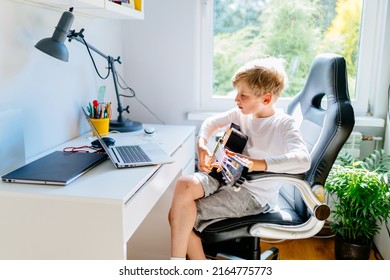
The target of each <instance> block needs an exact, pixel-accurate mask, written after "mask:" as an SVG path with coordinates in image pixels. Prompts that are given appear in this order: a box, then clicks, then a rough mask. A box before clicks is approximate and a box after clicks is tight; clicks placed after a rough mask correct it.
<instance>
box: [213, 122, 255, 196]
mask: <svg viewBox="0 0 390 280" xmlns="http://www.w3.org/2000/svg"><path fill="white" fill-rule="evenodd" d="M247 140H248V137H247V136H246V135H245V134H243V133H242V132H241V131H240V130H239V128H238V126H236V125H234V124H232V126H231V127H230V129H229V130H228V131H226V132H225V133H224V135H223V136H222V137H221V138H219V140H218V141H217V144H216V145H215V148H214V151H213V153H212V156H211V157H210V159H209V161H208V164H209V165H210V166H213V167H214V168H213V169H212V171H211V172H210V175H211V176H212V177H214V178H216V179H217V180H223V181H224V182H225V184H226V185H228V186H231V187H233V188H234V190H235V191H239V190H240V188H241V185H242V184H243V183H244V181H245V178H246V175H247V173H248V170H249V169H251V168H252V166H253V162H252V161H250V160H247V159H245V158H242V157H239V156H237V155H233V156H230V155H227V154H226V151H225V149H228V150H231V151H232V152H236V153H241V152H242V150H243V149H244V147H245V144H246V142H247ZM221 174H222V176H221Z"/></svg>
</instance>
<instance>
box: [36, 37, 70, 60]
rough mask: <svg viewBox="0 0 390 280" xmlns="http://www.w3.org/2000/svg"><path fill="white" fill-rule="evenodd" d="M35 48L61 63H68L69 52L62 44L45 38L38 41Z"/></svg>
mask: <svg viewBox="0 0 390 280" xmlns="http://www.w3.org/2000/svg"><path fill="white" fill-rule="evenodd" d="M35 47H36V48H37V49H38V50H40V51H42V52H44V53H46V54H48V55H50V56H52V57H55V58H57V59H59V60H62V61H68V59H69V52H68V49H67V47H66V46H65V44H64V42H58V41H55V40H53V39H52V38H45V39H42V40H40V41H39V42H38V43H37V44H36V45H35Z"/></svg>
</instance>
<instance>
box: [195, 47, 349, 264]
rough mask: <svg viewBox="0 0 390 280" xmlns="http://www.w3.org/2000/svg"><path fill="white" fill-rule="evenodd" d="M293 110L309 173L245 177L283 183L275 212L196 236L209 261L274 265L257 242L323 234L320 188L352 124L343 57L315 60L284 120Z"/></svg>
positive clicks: (273, 254) (273, 255) (274, 254)
mask: <svg viewBox="0 0 390 280" xmlns="http://www.w3.org/2000/svg"><path fill="white" fill-rule="evenodd" d="M298 107H300V114H299V115H300V118H301V124H300V130H301V133H302V136H303V138H304V140H305V142H306V144H307V147H308V149H309V152H310V155H311V160H312V163H311V168H310V170H308V171H307V172H306V173H305V174H302V175H289V174H276V173H268V172H261V173H255V174H249V175H248V176H247V180H256V181H259V180H270V179H272V180H278V181H282V182H283V186H282V188H281V190H280V194H279V201H278V207H277V209H275V210H274V211H272V212H270V213H262V214H258V215H253V216H248V217H243V218H233V219H231V218H230V219H226V220H223V221H219V222H216V223H214V224H211V225H209V226H208V227H207V228H205V229H204V230H203V231H202V232H201V233H198V232H197V234H198V235H199V236H200V237H201V239H202V243H203V247H204V249H205V252H206V255H207V256H208V257H209V258H217V259H231V258H242V259H278V257H279V251H278V249H277V248H271V249H270V250H267V251H266V252H264V253H263V254H261V251H260V238H267V239H304V238H309V237H312V236H314V235H316V234H317V233H318V232H319V231H320V230H321V229H322V228H323V225H324V223H325V220H326V219H327V218H328V216H329V214H330V209H329V207H328V206H327V205H326V204H324V203H323V201H324V198H323V197H324V194H323V193H324V189H323V186H324V184H325V180H326V178H327V176H328V173H329V171H330V169H331V167H332V165H333V163H334V161H335V159H336V157H337V155H338V153H339V151H340V149H341V148H342V146H343V145H344V143H345V142H346V140H347V138H348V137H349V135H350V133H351V131H352V129H353V126H354V123H355V119H354V111H353V108H352V106H351V102H350V99H349V93H348V85H347V73H346V64H345V59H344V58H343V57H341V56H339V55H334V54H320V55H318V56H316V57H315V59H314V61H313V63H312V65H311V68H310V70H309V75H308V77H307V81H306V84H305V86H304V88H303V90H302V91H301V92H300V93H299V94H298V95H297V96H295V97H294V98H293V100H292V102H291V104H290V105H289V107H288V114H290V115H293V112H295V109H296V108H298Z"/></svg>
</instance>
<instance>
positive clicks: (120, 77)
mask: <svg viewBox="0 0 390 280" xmlns="http://www.w3.org/2000/svg"><path fill="white" fill-rule="evenodd" d="M115 75H116V77H117V81H118V85H119V87H120V88H121V89H123V90H128V91H130V93H131V95H126V94H119V96H123V97H126V98H133V97H134V98H135V99H136V100H137V101H138V102H139V103H140V104H141V105H142V106H143V107H144V108H145V109H146V110H148V112H149V113H150V114H152V115H153V116H154V117H155V118H156V119H157V120H158V121H159V122H161V123H162V124H165V122H164V121H163V120H162V119H161V118H159V117H158V116H157V115H156V114H155V113H154V112H153V111H152V110H151V109H150V108H149V107H148V106H147V105H146V104H145V103H143V102H142V101H141V100H140V99H139V98H138V97H137V96H136V94H135V91H134V90H133V89H132V88H131V87H129V86H128V85H127V84H126V82H125V80H124V79H123V78H122V76H121V75H119V73H118V72H117V71H115ZM118 78H119V79H118ZM120 80H121V81H122V82H123V84H124V86H123V85H122V84H121V83H120V82H119V81H120Z"/></svg>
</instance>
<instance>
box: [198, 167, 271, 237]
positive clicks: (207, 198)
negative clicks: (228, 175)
mask: <svg viewBox="0 0 390 280" xmlns="http://www.w3.org/2000/svg"><path fill="white" fill-rule="evenodd" d="M194 176H195V177H196V178H197V179H198V180H199V181H200V183H201V184H202V186H203V190H204V193H205V195H204V197H203V198H201V199H198V200H197V201H196V207H197V216H196V221H195V226H194V228H195V229H196V230H197V231H199V232H201V231H202V230H203V229H204V228H206V227H207V226H208V225H210V224H212V223H215V222H217V221H220V220H223V219H226V218H238V217H243V216H248V215H255V214H259V213H261V212H263V211H265V210H267V209H268V205H266V206H265V207H263V206H261V205H260V203H259V202H258V201H257V200H256V199H255V198H254V197H253V196H252V195H251V193H250V192H249V191H248V190H246V189H245V188H241V189H240V190H239V191H238V192H236V191H235V190H234V189H233V188H232V187H228V186H225V185H222V186H221V185H220V183H219V182H218V181H217V180H216V179H214V178H213V177H211V176H209V175H208V174H207V173H195V174H194Z"/></svg>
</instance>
